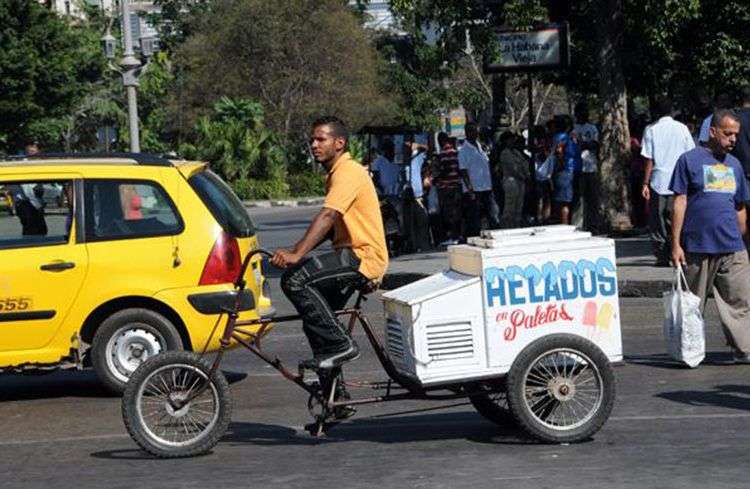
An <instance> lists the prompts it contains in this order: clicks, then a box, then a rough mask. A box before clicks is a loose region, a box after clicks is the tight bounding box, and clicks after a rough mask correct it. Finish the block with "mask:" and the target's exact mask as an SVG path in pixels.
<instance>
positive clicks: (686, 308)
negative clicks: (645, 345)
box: [664, 266, 706, 368]
mask: <svg viewBox="0 0 750 489" xmlns="http://www.w3.org/2000/svg"><path fill="white" fill-rule="evenodd" d="M700 307H701V300H700V297H698V296H697V295H695V294H693V293H692V292H690V290H689V289H688V287H687V279H686V278H685V274H684V273H683V271H682V267H681V266H678V267H677V268H675V277H674V282H673V283H672V291H671V292H664V338H665V339H666V341H667V353H669V356H670V357H672V358H673V359H675V360H677V361H680V362H683V363H685V364H686V365H687V366H688V367H690V368H695V367H697V366H698V365H699V364H700V363H701V361H703V358H704V357H705V356H706V340H705V337H704V325H703V316H702V315H701V309H700Z"/></svg>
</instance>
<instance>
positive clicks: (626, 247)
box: [383, 236, 673, 297]
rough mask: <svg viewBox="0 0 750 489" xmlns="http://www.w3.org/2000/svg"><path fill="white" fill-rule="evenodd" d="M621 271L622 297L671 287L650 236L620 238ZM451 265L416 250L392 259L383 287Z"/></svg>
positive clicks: (443, 256)
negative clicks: (659, 265)
mask: <svg viewBox="0 0 750 489" xmlns="http://www.w3.org/2000/svg"><path fill="white" fill-rule="evenodd" d="M615 243H616V244H615V246H616V253H617V275H618V283H619V289H620V296H621V297H661V294H662V292H663V291H665V290H668V289H669V288H670V287H671V281H672V276H673V275H672V269H671V268H669V267H655V266H654V262H655V259H654V257H653V255H652V254H651V243H650V241H649V238H648V237H647V236H638V237H631V238H618V239H616V240H615ZM447 265H448V254H447V252H445V251H432V252H427V253H413V254H410V255H402V256H399V257H396V258H392V259H391V263H390V266H389V267H388V275H386V277H385V280H384V281H383V288H385V289H394V288H396V287H400V286H402V285H405V284H407V283H410V282H413V281H415V280H419V279H420V278H424V277H427V276H429V275H432V274H434V273H439V272H441V271H443V270H444V269H445V268H446V267H447Z"/></svg>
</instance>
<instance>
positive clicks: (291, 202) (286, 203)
mask: <svg viewBox="0 0 750 489" xmlns="http://www.w3.org/2000/svg"><path fill="white" fill-rule="evenodd" d="M324 200H325V198H324V197H304V198H301V199H286V200H243V201H242V204H243V205H244V206H245V207H257V208H271V207H305V206H312V205H321V204H322V203H323V201H324Z"/></svg>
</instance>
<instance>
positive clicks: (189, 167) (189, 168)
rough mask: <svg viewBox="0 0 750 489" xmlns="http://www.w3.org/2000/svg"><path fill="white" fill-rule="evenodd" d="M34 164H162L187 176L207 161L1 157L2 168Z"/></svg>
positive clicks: (125, 156)
mask: <svg viewBox="0 0 750 489" xmlns="http://www.w3.org/2000/svg"><path fill="white" fill-rule="evenodd" d="M29 166H34V167H36V168H39V167H48V166H67V167H72V166H148V167H154V166H160V167H173V168H176V169H178V170H179V171H180V173H182V174H183V175H184V176H185V177H186V178H188V177H190V175H192V174H194V173H195V172H196V171H199V170H201V169H202V168H204V167H205V166H206V163H204V162H201V161H188V160H184V159H180V158H177V157H173V156H162V155H155V154H150V153H44V154H38V155H33V156H26V155H22V156H12V157H6V158H2V159H0V168H22V167H29Z"/></svg>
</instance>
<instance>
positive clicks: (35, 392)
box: [0, 370, 247, 402]
mask: <svg viewBox="0 0 750 489" xmlns="http://www.w3.org/2000/svg"><path fill="white" fill-rule="evenodd" d="M223 373H224V376H225V377H226V379H227V382H229V383H230V384H234V383H235V382H239V381H241V380H243V379H244V378H245V377H247V373H245V372H233V371H228V370H224V371H223ZM60 397H84V398H117V397H120V396H118V395H116V394H113V393H112V392H110V391H108V390H107V389H105V388H104V387H103V386H102V385H101V384H100V383H99V379H98V378H97V377H96V374H95V373H94V372H93V371H90V370H89V371H83V372H79V371H75V370H74V371H65V370H58V371H55V372H51V373H48V374H43V373H33V374H32V373H30V374H5V375H3V376H2V377H0V402H8V401H31V400H35V399H54V398H60Z"/></svg>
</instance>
